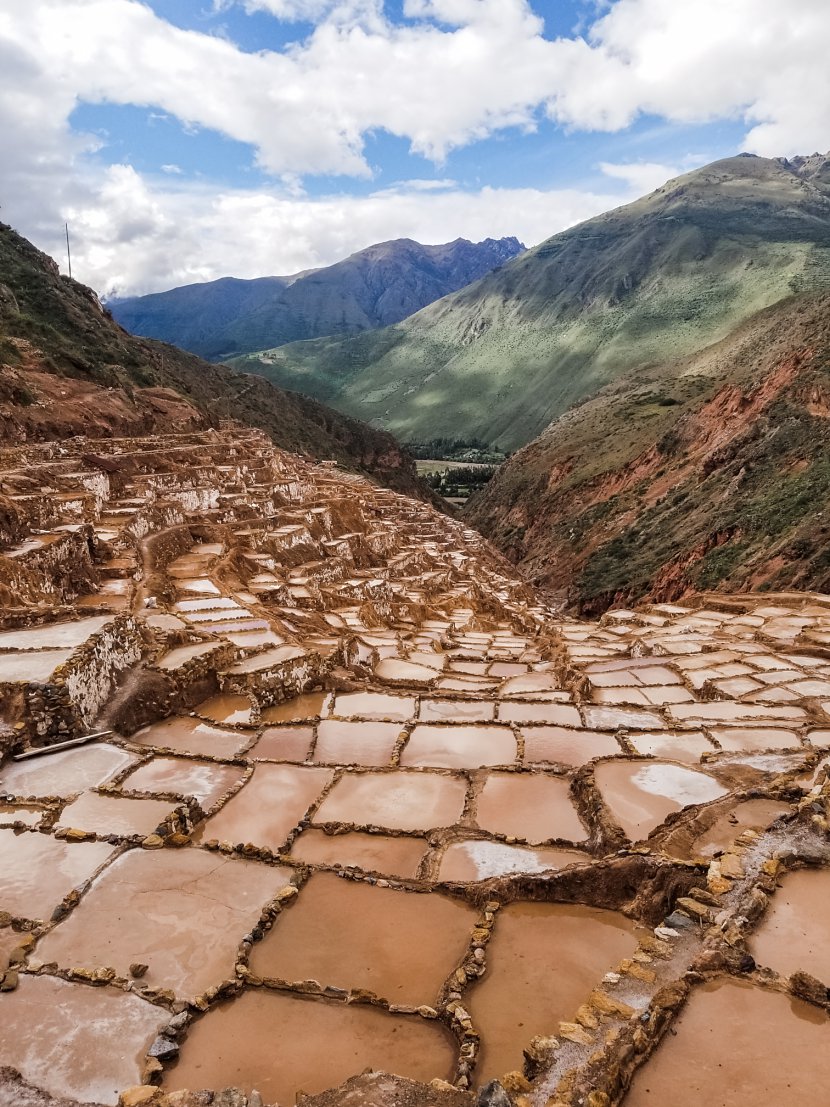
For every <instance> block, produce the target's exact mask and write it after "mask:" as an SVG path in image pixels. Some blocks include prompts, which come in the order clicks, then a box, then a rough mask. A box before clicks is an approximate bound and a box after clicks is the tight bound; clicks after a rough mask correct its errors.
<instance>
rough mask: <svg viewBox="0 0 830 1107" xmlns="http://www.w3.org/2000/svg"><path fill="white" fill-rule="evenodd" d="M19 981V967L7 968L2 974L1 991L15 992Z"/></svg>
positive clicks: (0, 977) (0, 979)
mask: <svg viewBox="0 0 830 1107" xmlns="http://www.w3.org/2000/svg"><path fill="white" fill-rule="evenodd" d="M19 983H20V978H19V976H18V972H17V969H6V971H5V972H4V973H3V975H2V976H0V992H13V991H14V990H15V988H16V987H17V985H18V984H19Z"/></svg>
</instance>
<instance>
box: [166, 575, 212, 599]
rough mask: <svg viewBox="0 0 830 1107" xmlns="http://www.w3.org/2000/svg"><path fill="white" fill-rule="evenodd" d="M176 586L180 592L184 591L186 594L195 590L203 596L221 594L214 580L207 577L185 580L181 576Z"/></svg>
mask: <svg viewBox="0 0 830 1107" xmlns="http://www.w3.org/2000/svg"><path fill="white" fill-rule="evenodd" d="M176 587H177V588H178V590H179V591H180V592H184V593H186V594H187V593H191V592H195V593H197V594H199V595H203V596H219V595H221V593H220V591H219V589H218V588H217V587H216V585H215V584H214V583H213V581H212V580H209V579H208V578H207V577H198V578H196V579H190V580H183V579H181V578H180V579H179V580H177V581H176Z"/></svg>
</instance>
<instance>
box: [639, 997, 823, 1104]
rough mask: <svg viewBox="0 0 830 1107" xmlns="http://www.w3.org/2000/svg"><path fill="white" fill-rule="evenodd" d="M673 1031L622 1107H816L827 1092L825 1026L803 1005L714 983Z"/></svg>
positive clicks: (814, 1010)
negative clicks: (808, 1106) (794, 1106)
mask: <svg viewBox="0 0 830 1107" xmlns="http://www.w3.org/2000/svg"><path fill="white" fill-rule="evenodd" d="M672 1029H673V1033H671V1034H667V1035H666V1036H665V1037H664V1038H663V1041H662V1043H661V1044H660V1046H659V1047H658V1048H657V1051H656V1053H655V1054H654V1056H653V1057H652V1059H651V1060H650V1061H649V1063H648V1065H646V1067H645V1068H643V1069H641V1070H640V1071H639V1072H638V1073H637V1074H636V1075H635V1077H634V1081H633V1083H632V1085H631V1089H630V1091H629V1093H628V1095H627V1096H626V1099H625V1107H656V1105H658V1104H660V1105H663V1104H671V1107H700V1105H701V1104H712V1105H714V1104H717V1105H718V1107H784V1105H785V1104H786V1105H789V1104H797V1103H799V1104H800V1103H804V1104H816V1107H818V1104H819V1103H820V1102H821V1097H822V1096H823V1094H824V1092H823V1090H824V1089H826V1088H827V1087H828V1086H830V1050H828V1049H827V1034H828V1029H830V1021H828V1017H827V1015H826V1013H825V1012H823V1011H821V1010H820V1009H819V1008H817V1007H813V1006H811V1005H810V1004H808V1003H804V1002H803V1001H802V1000H799V999H793V998H791V997H790V996H787V995H781V994H779V993H776V992H768V991H765V990H763V989H762V988H755V987H752V986H751V985H750V984H746V983H744V982H743V981H738V980H734V979H727V980H715V981H712V982H711V983H707V984H702V985H700V986H699V987H697V988H695V989H694V991H693V992H692V995H691V997H690V999H689V1001H688V1003H687V1004H686V1006H685V1007H684V1008H683V1009H682V1011H681V1012H680V1016H679V1018H678V1020H677V1022H676V1024H675V1026H674V1027H673V1028H672ZM703 1061H705V1063H702V1062H703Z"/></svg>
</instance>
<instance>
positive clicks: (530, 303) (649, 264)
mask: <svg viewBox="0 0 830 1107" xmlns="http://www.w3.org/2000/svg"><path fill="white" fill-rule="evenodd" d="M827 287H830V162H828V159H827V158H826V157H822V156H819V155H815V156H813V157H811V158H795V159H793V160H792V161H786V160H784V159H767V158H759V157H753V156H750V155H739V156H737V157H733V158H727V159H725V160H722V161H717V162H714V163H713V164H712V165H708V166H706V167H705V168H702V169H697V170H695V171H694V172H692V173H687V174H685V175H684V176H682V177H678V178H676V179H675V180H672V181H669V182H668V183H667V184H665V185H664V186H663V187H662V188H658V189H657V190H656V191H655V192H653V193H651V195H649V196H646V197H644V198H643V199H640V200H637V201H636V202H634V203H633V204H628V205H627V206H625V207H622V208H617V209H616V210H614V211H611V212H608V213H607V214H605V215H601V216H598V217H597V218H595V219H590V220H588V221H587V222H585V223H582V224H580V225H579V226H576V227H572V228H570V229H569V230H566V231H563V232H562V233H561V234H557V235H554V236H553V238H550V239H548V240H547V241H546V242H543V243H542V244H541V245H540V246H537V247H535V248H534V249H532V250H529V251H527V252H526V253H523V254H521V255H520V256H518V257H516V258H515V259H513V260H512V261H510V262H508V263H507V264H506V265H504V266H503V267H502V268H501V269H499V270H497V271H495V272H493V273H490V274H489V275H488V276H486V277H484V278H482V279H481V280H480V281H478V282H476V283H475V284H473V285H470V286H468V287H467V288H464V289H462V290H461V291H460V292H457V293H455V294H454V295H451V296H447V297H445V298H444V299H443V300H439V301H438V302H437V303H434V304H431V305H430V306H429V307H426V308H424V309H423V310H422V311H420V312H418V313H417V314H415V315H413V316H410V317H409V318H408V319H406V320H405V321H404V322H402V323H399V324H397V325H395V326H393V327H389V328H385V329H383V330H379V331H374V332H367V333H364V334H361V335H357V336H355V337H351V338H348V337H347V338H323V339H318V340H316V341H314V342H305V343H300V344H296V345H295V344H292V345H288V346H284V347H282V348H281V349H280V350H278V351H272V352H271V353H269V354H268V355H266V356H265V357H264V358H257V357H253V356H252V357H249V358H246V359H244V361H241V362H236V364H238V365H244V367H245V368H246V369H249V370H251V371H257V372H262V373H263V374H264V375H266V376H267V377H268V378H269V379H270V380H273V381H274V382H275V383H277V384H280V385H281V386H283V387H293V388H298V389H300V390H302V391H304V392H306V393H307V394H309V395H313V396H316V397H317V398H318V399H322V400H324V401H325V402H327V403H331V404H333V405H334V406H336V407H338V408H339V409H340V410H342V411H346V412H348V413H349V414H351V415H354V416H357V417H360V418H362V419H366V420H367V421H369V422H371V423H372V424H373V425H376V426H382V427H385V428H386V429H388V430H391V431H392V432H393V433H395V434H396V435H398V436H399V437H400V438H402V439H403V440H405V441H413V442H422V441H427V440H431V439H434V438H437V437H451V438H452V437H463V438H466V439H470V438H473V437H475V438H479V439H482V440H484V441H486V442H489V443H490V444H492V445H495V446H497V447H501V448H505V449H515V448H516V447H518V446H521V445H524V444H525V443H526V442H528V441H530V440H531V439H532V438H534V437H535V436H536V435H538V434H540V433H541V432H542V431H543V430H544V428H545V427H546V426H547V425H548V423H550V422H551V420H553V419H556V418H558V417H559V416H560V415H562V414H563V413H564V412H565V411H567V410H568V409H569V408H571V407H573V405H574V404H576V403H579V402H581V401H583V400H585V399H586V398H587V397H589V396H592V395H594V394H596V393H597V392H598V391H599V390H600V389H601V388H603V387H605V386H606V385H608V384H609V383H611V382H612V381H614V380H615V379H617V378H619V377H620V376H622V375H624V374H626V373H629V372H635V371H636V372H639V371H640V370H644V369H647V368H649V367H651V366H659V365H665V364H666V363H667V361H669V360H674V359H682V358H685V357H688V356H689V355H691V354H694V353H695V352H697V351H699V350H702V349H704V348H705V347H707V346H709V345H711V344H712V343H713V342H717V341H719V340H721V339H722V338H725V337H726V336H727V335H729V334H730V333H731V332H733V331H734V330H735V328H736V327H737V326H738V325H739V324H740V323H741V322H742V321H743V320H745V319H748V318H750V317H751V316H753V315H754V314H755V313H756V312H758V311H760V310H762V309H763V308H765V307H768V306H770V305H772V304H774V303H776V302H778V301H780V300H783V299H785V298H787V297H789V296H791V295H793V294H794V293H796V292H808V291H810V290H813V291H816V290H818V291H820V290H821V289H822V288H827Z"/></svg>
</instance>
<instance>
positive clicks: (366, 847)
mask: <svg viewBox="0 0 830 1107" xmlns="http://www.w3.org/2000/svg"><path fill="white" fill-rule="evenodd" d="M426 849H427V843H426V840H425V839H424V838H405V837H398V838H391V837H387V836H386V835H383V834H362V833H361V832H360V831H350V832H348V833H347V834H326V833H325V831H323V830H317V829H315V828H311V829H309V830H304V831H303V833H302V834H301V835H300V836H299V837H298V838H296V839H295V840H294V844H293V845H292V847H291V856H292V857H295V858H297V859H298V860H300V861H306V862H308V863H309V864H312V865H342V866H343V867H344V868H348V867H353V868H358V869H363V870H365V871H366V872H378V873H382V874H383V875H384V876H397V877H402V878H404V879H410V880H411V879H413V878H414V877H415V875H416V874H417V871H418V866H419V864H420V862H421V858H422V857H423V856H424V854H425V853H426Z"/></svg>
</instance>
